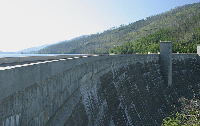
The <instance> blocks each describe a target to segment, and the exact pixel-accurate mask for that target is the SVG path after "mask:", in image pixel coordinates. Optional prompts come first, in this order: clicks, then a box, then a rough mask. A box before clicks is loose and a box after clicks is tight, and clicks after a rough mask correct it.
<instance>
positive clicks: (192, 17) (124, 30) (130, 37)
mask: <svg viewBox="0 0 200 126" xmlns="http://www.w3.org/2000/svg"><path fill="white" fill-rule="evenodd" d="M199 16H200V3H194V4H189V5H184V6H181V7H177V8H175V9H172V10H170V11H168V12H165V13H162V14H158V15H154V16H150V17H147V18H146V19H145V20H144V19H143V20H139V21H136V22H134V23H131V24H129V25H126V26H124V25H121V27H119V28H115V27H113V28H111V29H109V30H107V31H104V32H103V33H100V34H93V35H90V36H88V37H84V38H80V39H76V40H71V41H69V42H63V43H59V44H55V45H51V46H48V47H46V48H44V49H41V50H39V51H38V53H68V54H70V53H71V54H77V53H79V54H80V53H109V49H110V48H116V47H117V46H121V45H124V44H126V43H130V42H131V43H136V42H138V41H140V39H144V38H143V37H146V36H148V35H150V34H153V33H157V32H160V29H162V30H166V29H168V30H169V31H170V35H171V34H172V35H173V37H172V38H173V39H169V38H168V39H167V40H173V42H176V43H183V42H189V41H191V40H192V39H191V35H190V34H192V33H193V32H194V31H195V30H194V29H195V28H198V27H199V26H200V17H199ZM158 30H159V31H158ZM162 30H161V31H162ZM196 31H198V30H196ZM154 39H158V38H154ZM163 40H165V39H163ZM141 42H142V41H141ZM143 46H144V45H143ZM155 46H157V45H155ZM112 52H114V50H113V49H110V53H112ZM115 52H116V51H115ZM137 52H138V51H137ZM139 52H140V51H139ZM117 53H122V52H117ZM141 53H145V51H143V52H141Z"/></svg>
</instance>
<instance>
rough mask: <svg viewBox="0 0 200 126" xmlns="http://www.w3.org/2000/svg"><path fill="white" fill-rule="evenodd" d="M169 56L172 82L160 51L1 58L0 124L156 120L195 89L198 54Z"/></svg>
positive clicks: (51, 125) (199, 80) (140, 122)
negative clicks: (158, 52)
mask: <svg viewBox="0 0 200 126" xmlns="http://www.w3.org/2000/svg"><path fill="white" fill-rule="evenodd" d="M171 58H172V72H171V74H172V75H171V77H172V84H171V85H169V84H168V83H166V82H165V81H164V80H165V79H164V77H165V76H166V75H164V74H163V72H165V71H163V68H162V65H161V64H162V63H161V62H163V60H160V54H127V55H87V56H83V55H81V56H74V55H72V56H67V57H66V56H57V57H46V58H44V59H40V58H39V57H38V58H37V57H34V59H32V58H30V57H28V58H26V60H25V59H23V58H22V59H23V60H22V59H21V60H18V61H16V60H12V58H10V59H9V60H8V58H3V59H1V58H0V59H1V64H0V66H1V67H0V87H1V88H0V125H1V126H13V125H15V126H23V125H29V126H44V125H47V126H61V125H66V126H70V125H91V126H93V125H111V126H114V125H160V124H161V123H162V119H163V118H165V117H166V116H168V114H169V113H170V112H171V111H173V110H174V108H173V107H172V106H171V105H176V106H180V104H179V102H178V99H179V98H181V97H185V98H190V99H191V98H193V95H194V92H195V93H196V94H197V93H198V91H199V90H198V89H199V84H200V77H199V75H200V66H199V64H198V62H197V60H198V55H197V54H172V57H171ZM5 59H6V60H5ZM27 59H28V60H27ZM35 59H37V60H35ZM5 61H7V62H5ZM8 61H9V62H8Z"/></svg>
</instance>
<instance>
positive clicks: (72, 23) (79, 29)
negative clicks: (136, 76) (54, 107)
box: [0, 0, 200, 52]
mask: <svg viewBox="0 0 200 126" xmlns="http://www.w3.org/2000/svg"><path fill="white" fill-rule="evenodd" d="M199 1H200V0H1V1H0V16H1V20H0V51H4V52H15V51H20V50H23V49H26V48H30V47H37V46H41V45H44V44H53V43H56V42H58V41H64V40H70V39H72V38H74V37H78V36H81V35H89V34H95V33H97V32H102V31H104V30H107V29H109V28H111V27H114V26H120V25H121V24H128V23H132V22H135V21H137V20H140V19H144V18H146V17H148V16H151V15H155V14H160V13H163V12H166V11H169V10H170V9H174V8H175V7H177V6H182V5H185V4H192V3H197V2H199Z"/></svg>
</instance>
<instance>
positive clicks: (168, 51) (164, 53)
mask: <svg viewBox="0 0 200 126" xmlns="http://www.w3.org/2000/svg"><path fill="white" fill-rule="evenodd" d="M160 65H161V72H162V74H163V76H164V80H165V82H167V83H168V86H171V84H172V43H171V42H170V41H163V42H160Z"/></svg>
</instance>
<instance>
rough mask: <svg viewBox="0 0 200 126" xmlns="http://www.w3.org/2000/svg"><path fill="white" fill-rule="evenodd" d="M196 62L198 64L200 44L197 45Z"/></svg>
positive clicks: (199, 60)
mask: <svg viewBox="0 0 200 126" xmlns="http://www.w3.org/2000/svg"><path fill="white" fill-rule="evenodd" d="M197 62H198V64H200V44H198V45H197Z"/></svg>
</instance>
